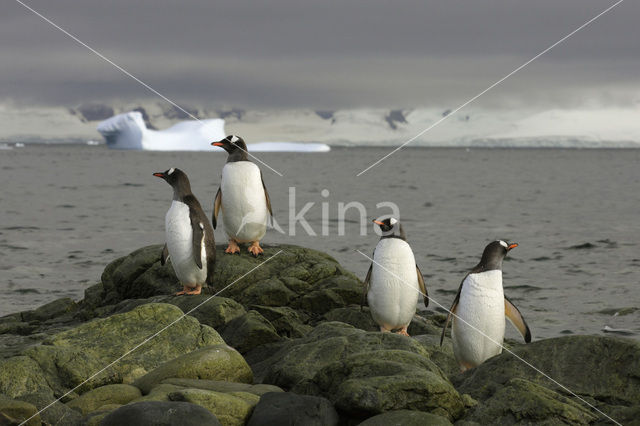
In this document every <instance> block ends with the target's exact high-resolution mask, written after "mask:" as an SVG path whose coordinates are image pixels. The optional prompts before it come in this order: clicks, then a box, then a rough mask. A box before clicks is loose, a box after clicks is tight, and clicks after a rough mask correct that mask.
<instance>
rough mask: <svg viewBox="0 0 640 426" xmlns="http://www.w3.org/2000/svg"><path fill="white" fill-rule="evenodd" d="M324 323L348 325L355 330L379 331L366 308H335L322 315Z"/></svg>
mask: <svg viewBox="0 0 640 426" xmlns="http://www.w3.org/2000/svg"><path fill="white" fill-rule="evenodd" d="M324 319H325V321H338V322H343V323H345V324H350V325H352V326H354V327H355V328H359V329H361V330H365V331H380V327H378V325H377V324H376V323H375V322H374V321H373V318H371V311H370V310H369V307H368V306H364V307H362V309H361V308H360V306H348V307H345V308H336V309H332V310H331V311H329V312H327V313H326V314H324Z"/></svg>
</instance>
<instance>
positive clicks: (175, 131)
mask: <svg viewBox="0 0 640 426" xmlns="http://www.w3.org/2000/svg"><path fill="white" fill-rule="evenodd" d="M224 124H225V122H224V120H223V119H221V118H213V119H206V120H190V121H181V122H179V123H176V124H174V125H173V126H171V127H169V128H168V129H165V130H153V129H149V128H147V126H146V124H145V122H144V119H143V117H142V114H141V113H140V112H138V111H130V112H126V113H123V114H118V115H115V116H113V117H111V118H108V119H106V120H104V121H102V122H100V123H99V124H98V132H100V134H101V135H102V136H103V137H104V139H105V141H106V143H107V146H108V147H109V148H113V149H132V150H142V151H218V150H219V151H224V150H223V149H220V148H214V147H212V146H211V142H213V141H219V140H221V139H224V138H225V136H226V133H225V130H224ZM248 148H249V150H250V151H251V152H327V151H330V150H331V148H330V147H329V145H327V144H323V143H295V142H258V143H252V144H249V145H248Z"/></svg>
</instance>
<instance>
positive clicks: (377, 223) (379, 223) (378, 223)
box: [373, 219, 384, 226]
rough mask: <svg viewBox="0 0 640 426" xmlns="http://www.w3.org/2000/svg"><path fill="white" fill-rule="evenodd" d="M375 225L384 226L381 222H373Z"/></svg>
mask: <svg viewBox="0 0 640 426" xmlns="http://www.w3.org/2000/svg"><path fill="white" fill-rule="evenodd" d="M373 223H375V224H376V225H380V226H384V223H383V222H380V221H379V220H375V219H374V220H373Z"/></svg>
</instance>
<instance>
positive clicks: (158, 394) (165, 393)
mask: <svg viewBox="0 0 640 426" xmlns="http://www.w3.org/2000/svg"><path fill="white" fill-rule="evenodd" d="M180 389H184V386H176V385H172V384H168V383H161V384H159V385H156V386H154V387H153V388H151V392H149V393H148V394H147V395H145V396H141V397H140V398H136V399H134V400H133V401H132V402H141V401H170V399H169V394H171V393H173V392H176V391H179V390H180Z"/></svg>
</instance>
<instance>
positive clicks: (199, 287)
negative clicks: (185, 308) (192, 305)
mask: <svg viewBox="0 0 640 426" xmlns="http://www.w3.org/2000/svg"><path fill="white" fill-rule="evenodd" d="M201 292H202V286H201V285H197V286H196V288H195V289H191V290H189V291H186V292H185V293H184V294H200V293H201Z"/></svg>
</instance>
